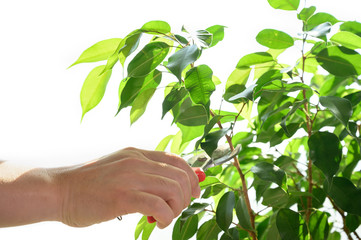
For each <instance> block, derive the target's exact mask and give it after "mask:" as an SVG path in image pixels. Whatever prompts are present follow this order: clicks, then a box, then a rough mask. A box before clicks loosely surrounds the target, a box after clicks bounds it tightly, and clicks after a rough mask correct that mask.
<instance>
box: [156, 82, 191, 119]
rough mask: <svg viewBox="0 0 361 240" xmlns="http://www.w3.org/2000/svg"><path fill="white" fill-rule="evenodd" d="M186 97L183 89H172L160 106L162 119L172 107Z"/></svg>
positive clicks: (185, 91) (176, 87)
mask: <svg viewBox="0 0 361 240" xmlns="http://www.w3.org/2000/svg"><path fill="white" fill-rule="evenodd" d="M186 95H187V90H186V89H185V88H184V87H178V86H175V87H173V88H172V90H171V91H170V93H169V94H168V95H167V96H166V97H165V98H164V101H163V104H162V109H163V113H162V119H163V118H164V116H165V114H166V113H167V112H168V111H170V110H171V109H172V108H173V107H175V106H176V105H177V104H179V103H180V101H182V100H183V99H184V97H185V96H186Z"/></svg>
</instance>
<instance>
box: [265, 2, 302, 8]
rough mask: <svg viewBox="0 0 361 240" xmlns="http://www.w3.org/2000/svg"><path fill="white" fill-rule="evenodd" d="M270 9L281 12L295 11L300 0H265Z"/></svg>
mask: <svg viewBox="0 0 361 240" xmlns="http://www.w3.org/2000/svg"><path fill="white" fill-rule="evenodd" d="M267 1H268V3H269V4H270V5H271V7H273V8H275V9H282V10H289V11H292V10H297V8H298V5H299V4H300V0H267Z"/></svg>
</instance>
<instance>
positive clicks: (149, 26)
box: [140, 21, 171, 34]
mask: <svg viewBox="0 0 361 240" xmlns="http://www.w3.org/2000/svg"><path fill="white" fill-rule="evenodd" d="M140 30H142V31H143V32H146V33H154V34H158V33H162V34H167V33H170V31H171V28H170V26H169V24H168V23H167V22H164V21H150V22H147V23H145V24H144V25H143V26H142V27H141V29H140Z"/></svg>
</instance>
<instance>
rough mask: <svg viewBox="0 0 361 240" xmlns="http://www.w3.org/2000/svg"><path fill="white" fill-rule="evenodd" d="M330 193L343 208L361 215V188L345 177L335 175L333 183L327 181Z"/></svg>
mask: <svg viewBox="0 0 361 240" xmlns="http://www.w3.org/2000/svg"><path fill="white" fill-rule="evenodd" d="M325 188H326V189H327V190H328V194H329V195H330V197H331V198H332V199H333V200H334V201H335V203H336V205H337V206H339V207H340V208H341V209H342V210H344V211H346V212H348V213H352V214H356V215H358V216H361V205H360V202H361V190H360V189H359V188H356V187H355V185H354V184H353V183H352V182H351V181H350V180H348V179H347V178H344V177H334V178H333V179H332V183H331V184H328V183H327V182H325Z"/></svg>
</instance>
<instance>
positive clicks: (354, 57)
mask: <svg viewBox="0 0 361 240" xmlns="http://www.w3.org/2000/svg"><path fill="white" fill-rule="evenodd" d="M316 59H317V61H318V62H319V64H320V65H321V66H322V67H323V68H324V69H325V70H326V71H328V72H329V73H331V74H333V75H336V76H344V77H347V76H352V75H360V74H361V55H360V54H359V53H358V52H356V51H354V50H351V49H348V48H345V47H338V46H331V47H327V48H325V49H323V50H322V51H320V52H319V53H318V54H317V55H316Z"/></svg>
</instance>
